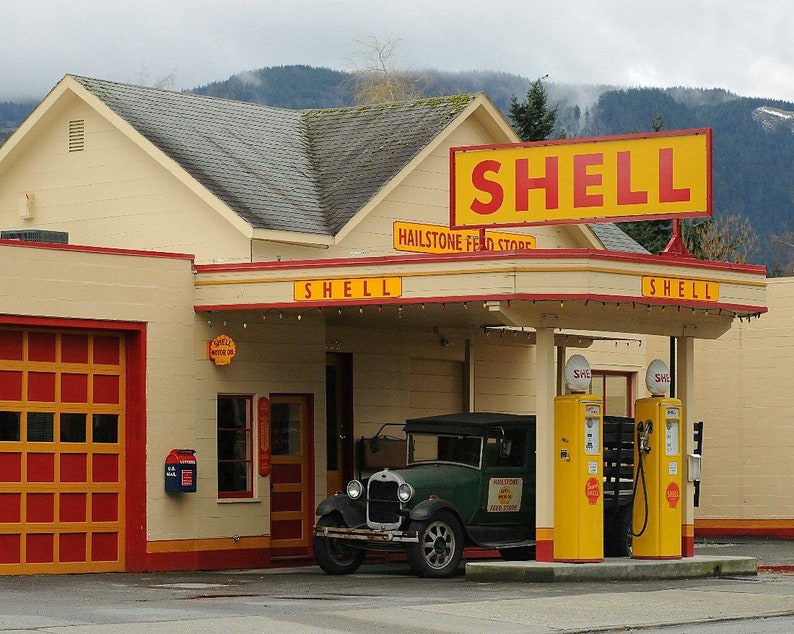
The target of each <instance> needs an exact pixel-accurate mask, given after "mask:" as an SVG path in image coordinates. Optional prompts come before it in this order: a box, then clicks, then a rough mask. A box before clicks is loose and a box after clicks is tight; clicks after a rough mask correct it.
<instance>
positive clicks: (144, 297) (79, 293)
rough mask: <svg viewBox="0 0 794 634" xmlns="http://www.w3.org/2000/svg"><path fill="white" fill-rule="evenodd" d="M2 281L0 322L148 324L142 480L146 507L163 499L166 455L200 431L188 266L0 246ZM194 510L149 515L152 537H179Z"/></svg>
mask: <svg viewBox="0 0 794 634" xmlns="http://www.w3.org/2000/svg"><path fill="white" fill-rule="evenodd" d="M0 280H2V285H0V314H4V315H8V316H14V315H18V316H22V317H27V316H29V317H46V318H52V319H55V320H58V322H57V323H58V325H59V326H67V325H68V322H66V321H64V320H73V319H81V320H91V321H93V322H96V323H97V324H98V325H101V324H102V322H103V321H110V322H132V323H136V324H145V328H146V341H145V349H146V365H147V378H146V426H147V438H146V441H147V444H146V451H147V454H148V460H147V471H146V473H145V474H141V475H140V477H142V478H145V479H146V482H147V491H148V497H149V498H150V499H151V498H162V497H163V495H164V494H163V488H164V480H163V477H164V476H163V463H164V461H165V457H166V455H167V454H168V452H169V451H170V450H171V449H173V448H177V447H180V448H181V447H190V446H192V445H193V443H194V439H195V437H196V433H197V432H199V431H200V430H199V429H198V428H197V426H196V422H195V420H194V416H193V401H194V395H195V382H194V380H195V376H194V358H195V352H194V348H195V343H194V320H195V317H194V313H193V306H192V298H193V274H192V262H191V261H190V259H188V258H184V257H181V258H166V257H144V256H142V255H123V254H119V253H107V252H100V253H91V252H86V251H79V250H63V249H52V248H36V247H24V246H10V245H0ZM10 319H11V321H12V323H13V317H11V318H10ZM110 326H111V327H113V324H112V323H111V324H110ZM205 455H207V454H205ZM195 502H196V500H194V499H193V498H187V499H185V500H183V502H182V503H181V504H177V505H174V506H173V508H172V509H171V511H172V512H171V513H169V514H168V516H167V517H164V516H163V514H162V513H154V514H150V515H149V519H150V523H149V526H148V531H149V534H150V535H153V534H158V533H160V532H162V527H161V526H160V524H164V523H168V524H169V525H170V526H174V527H177V528H176V529H175V530H176V531H177V532H179V530H180V529H179V528H178V527H182V533H183V534H184V526H185V525H186V524H187V523H191V524H192V523H193V522H194V520H192V519H190V518H192V517H193V515H194V513H195V512H196V510H197V509H196V504H195ZM156 510H157V511H161V510H162V509H160V508H156Z"/></svg>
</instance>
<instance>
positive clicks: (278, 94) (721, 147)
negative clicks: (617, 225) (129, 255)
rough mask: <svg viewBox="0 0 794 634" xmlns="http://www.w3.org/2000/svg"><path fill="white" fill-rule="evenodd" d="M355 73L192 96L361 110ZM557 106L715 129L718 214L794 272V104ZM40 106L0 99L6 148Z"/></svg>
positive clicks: (704, 101) (455, 87)
mask: <svg viewBox="0 0 794 634" xmlns="http://www.w3.org/2000/svg"><path fill="white" fill-rule="evenodd" d="M414 77H415V79H416V80H417V82H418V84H419V85H420V87H421V88H422V91H423V93H424V95H425V96H428V97H432V96H440V95H451V94H459V93H471V92H479V91H483V92H485V93H487V94H488V96H489V97H490V98H491V99H492V100H493V102H494V104H495V105H496V106H497V107H498V108H499V109H500V110H501V111H502V112H504V113H507V112H508V110H509V108H510V101H511V98H512V97H513V96H515V97H517V98H518V99H519V100H523V99H524V97H525V96H526V93H527V90H528V89H529V86H530V84H531V82H532V80H531V79H528V78H526V77H521V76H519V75H512V74H508V73H500V72H486V71H470V72H456V73H451V72H444V71H438V70H427V71H422V72H420V73H416V74H415V75H414ZM355 79H356V78H355V76H354V75H353V74H351V73H346V72H342V71H336V70H331V69H328V68H315V67H311V66H305V65H296V66H276V67H267V68H261V69H258V70H252V71H246V72H242V73H238V74H236V75H234V76H232V77H230V78H228V79H226V80H223V81H217V82H213V83H210V84H207V85H204V86H199V87H196V88H194V89H193V90H191V91H189V92H193V93H196V94H202V95H210V96H213V97H221V98H226V99H236V100H241V101H249V102H254V103H261V104H267V105H271V106H276V107H281V108H334V107H340V106H350V105H353V84H354V82H355ZM544 86H545V87H546V92H547V96H548V105H549V106H550V107H556V108H557V129H556V130H555V132H554V133H553V134H554V135H558V134H562V133H564V134H565V135H566V136H568V137H586V136H607V135H613V134H626V133H632V132H643V131H649V130H651V128H652V126H653V125H661V126H662V129H665V130H676V129H688V128H704V127H709V128H712V129H713V131H714V157H713V184H714V214H715V218H717V219H719V217H720V216H725V215H729V214H731V215H733V214H738V215H742V216H744V217H746V218H747V219H748V220H749V222H750V223H751V224H752V226H753V228H754V229H755V231H756V233H757V234H758V236H759V238H760V241H759V242H760V247H759V249H758V251H757V252H756V253H755V254H754V256H753V259H752V260H753V261H755V262H759V263H763V264H766V265H767V266H768V267H769V268H770V271H773V270H777V271H779V272H780V271H785V272H788V273H790V272H791V270H792V268H794V267H793V265H794V248H792V247H791V246H789V245H791V244H792V243H794V104H792V103H789V102H784V101H779V100H774V99H757V98H748V97H741V96H738V95H735V94H732V93H729V92H727V91H725V90H720V89H711V90H706V89H698V88H684V87H678V88H667V89H661V88H618V87H615V86H595V85H593V86H582V85H567V84H555V83H552V82H547V83H544ZM35 106H36V103H16V104H15V103H8V102H7V103H0V143H2V141H3V140H4V139H5V138H7V136H8V135H10V134H11V132H12V131H13V130H14V129H15V128H16V127H17V126H19V124H20V123H21V122H22V121H23V120H24V118H25V117H26V116H27V114H29V112H30V111H31V110H32V109H33V108H34V107H35Z"/></svg>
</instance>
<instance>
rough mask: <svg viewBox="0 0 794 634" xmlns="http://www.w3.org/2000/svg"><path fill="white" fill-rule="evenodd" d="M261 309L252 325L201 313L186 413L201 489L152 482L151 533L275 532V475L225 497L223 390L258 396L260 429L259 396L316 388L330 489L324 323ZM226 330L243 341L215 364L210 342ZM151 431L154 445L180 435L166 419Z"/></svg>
mask: <svg viewBox="0 0 794 634" xmlns="http://www.w3.org/2000/svg"><path fill="white" fill-rule="evenodd" d="M256 317H258V316H254V315H251V320H250V322H251V323H250V325H249V324H248V323H247V322H244V321H242V320H240V319H228V320H226V321H227V323H226V325H224V321H225V320H224V318H223V316H220V317H218V316H210V317H209V318H208V317H207V316H206V315H197V316H196V317H195V323H194V332H195V340H194V341H193V347H192V350H191V365H190V367H191V369H192V372H193V375H194V380H195V383H194V388H193V395H194V396H193V399H192V402H191V405H190V407H189V408H188V409H187V410H186V411H185V412H183V413H182V415H181V420H182V421H185V424H186V425H187V426H188V427H189V428H190V437H189V440H188V441H186V442H190V443H191V445H190V448H192V449H195V450H196V458H197V461H198V463H199V468H198V486H197V491H196V494H195V495H190V496H174V495H169V494H166V493H164V491H163V487H162V485H161V484H160V485H159V486H154V487H151V488H150V492H149V498H150V507H149V517H150V531H149V538H150V539H158V540H165V539H179V538H198V539H200V538H212V537H231V536H232V535H264V534H268V533H269V532H270V519H269V515H270V506H269V501H270V487H269V479H268V478H262V477H259V476H258V475H257V476H256V477H255V482H254V491H253V497H252V498H247V499H219V498H218V472H217V396H218V395H219V394H235V395H250V396H252V397H253V406H254V413H253V418H254V423H253V424H254V431H255V432H257V431H258V430H257V421H256V413H255V410H256V402H257V399H259V398H260V397H262V396H265V397H270V396H271V395H273V394H279V393H289V394H310V395H311V396H312V397H313V401H314V412H313V414H314V421H315V438H314V446H315V448H316V455H315V476H316V479H315V488H317V489H322V490H323V494H324V488H325V472H324V470H323V471H320V470H319V466H320V465H324V464H325V452H324V447H325V434H324V421H325V348H324V342H325V338H324V327H323V324H322V323H321V322H320V321H319V320H317V321H315V322H313V321H312V318H311V316H309V317H307V318H306V320H304V321H302V322H301V323H298V322H297V321H293V320H271V321H269V322H268V323H267V324H264V323H262V321H261V319H257V318H256ZM210 322H211V324H210ZM244 324H245V326H247V327H245V326H244ZM221 333H223V334H227V335H229V336H230V337H232V339H234V341H235V343H236V346H237V354H236V355H235V357H234V359H233V362H232V363H231V364H230V365H227V366H216V365H215V364H214V363H213V362H212V361H210V360H209V359H208V358H207V343H208V342H209V341H210V340H211V339H213V338H214V337H216V336H217V335H219V334H221ZM151 435H152V439H151V443H150V444H152V445H155V444H156V445H159V446H163V447H167V446H169V445H170V444H171V443H172V442H173V441H172V440H171V438H170V435H171V432H170V426H167V425H157V426H152V427H151ZM254 444H256V443H254ZM172 448H173V447H172ZM154 455H156V453H155V454H154ZM323 469H324V467H323ZM323 496H324V495H323Z"/></svg>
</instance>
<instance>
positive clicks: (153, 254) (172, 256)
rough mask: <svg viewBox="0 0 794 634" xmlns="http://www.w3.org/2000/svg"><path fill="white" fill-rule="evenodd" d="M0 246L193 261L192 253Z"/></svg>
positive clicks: (6, 242) (20, 242)
mask: <svg viewBox="0 0 794 634" xmlns="http://www.w3.org/2000/svg"><path fill="white" fill-rule="evenodd" d="M0 246H8V247H26V248H31V249H47V250H50V251H77V252H79V253H104V254H106V255H129V256H133V257H145V258H168V259H173V260H193V259H194V257H195V256H193V255H192V254H190V253H171V252H168V251H142V250H138V249H117V248H114V247H98V246H89V245H82V244H57V243H52V242H28V241H27V240H0Z"/></svg>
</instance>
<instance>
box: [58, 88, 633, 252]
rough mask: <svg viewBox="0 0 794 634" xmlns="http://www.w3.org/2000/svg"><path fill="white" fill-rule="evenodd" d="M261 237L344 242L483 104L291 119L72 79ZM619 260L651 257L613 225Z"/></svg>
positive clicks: (601, 230) (279, 112)
mask: <svg viewBox="0 0 794 634" xmlns="http://www.w3.org/2000/svg"><path fill="white" fill-rule="evenodd" d="M73 78H74V79H75V80H76V81H77V82H79V83H80V84H81V85H82V86H84V87H85V88H86V89H87V90H88V91H89V92H91V93H92V94H94V95H95V96H97V97H98V98H99V99H101V100H102V101H103V102H104V103H105V104H106V105H107V106H108V107H109V108H111V109H112V110H113V111H114V112H116V114H118V115H119V116H120V117H122V118H123V119H124V120H125V121H127V122H128V123H129V124H130V125H132V126H133V127H134V128H135V129H136V130H137V131H138V132H140V133H141V134H142V135H143V136H144V137H145V138H146V139H148V140H149V141H151V142H152V143H153V144H154V145H156V146H157V147H158V148H160V150H162V151H163V152H164V153H165V154H167V155H168V156H169V157H171V158H172V159H173V160H174V161H176V162H177V163H178V164H179V165H181V166H182V168H183V169H185V170H186V171H187V172H188V173H189V174H190V175H191V176H192V177H193V178H195V179H196V180H197V181H198V182H199V183H201V184H202V185H203V186H204V187H206V188H207V189H208V190H209V191H210V192H212V193H213V194H215V195H216V196H217V197H218V198H219V199H220V200H222V201H223V202H224V203H225V204H226V205H227V206H228V207H229V208H230V209H232V210H233V211H234V212H236V213H237V214H238V215H239V216H240V217H242V218H243V219H244V220H245V221H246V222H248V223H249V224H251V226H253V227H254V228H257V229H273V230H280V231H297V232H304V233H312V234H321V235H335V234H336V233H337V232H338V231H339V230H341V229H342V227H344V225H345V224H346V223H347V222H348V221H349V220H350V219H351V218H352V217H353V216H354V215H355V214H356V213H357V212H358V211H360V210H361V209H362V208H363V207H364V206H365V205H366V204H367V202H368V201H369V200H371V199H372V197H373V196H375V194H377V193H378V192H379V191H380V190H381V189H382V188H383V187H384V186H385V185H386V183H387V182H388V181H389V180H390V179H391V178H393V177H394V176H395V175H396V174H397V173H398V172H399V171H400V170H401V169H403V168H404V167H405V165H407V164H408V163H409V162H410V161H411V159H413V158H414V157H415V156H416V155H417V154H418V153H419V152H420V151H421V150H422V149H423V148H424V147H426V146H427V145H428V144H429V143H430V142H431V141H432V140H433V139H434V138H435V137H436V136H438V134H439V133H440V132H441V131H442V130H443V129H444V128H445V127H446V126H447V125H449V124H450V123H451V122H452V121H453V120H454V119H455V117H457V116H458V115H459V114H460V113H461V112H462V111H463V110H464V109H465V108H466V107H467V106H468V105H469V104H470V103H471V101H472V100H473V99H474V98H475V97H476V95H473V94H472V95H457V96H452V97H439V98H432V99H421V100H416V101H406V102H398V103H387V104H378V105H368V106H359V107H353V108H334V109H328V110H285V109H283V108H273V107H270V106H263V105H260V104H252V103H249V102H244V101H232V100H229V99H218V98H215V97H206V96H202V95H194V94H191V93H180V92H174V91H170V90H161V89H157V88H148V87H144V86H133V85H130V84H120V83H117V82H111V81H105V80H100V79H91V78H88V77H79V76H73ZM591 229H592V230H593V232H594V233H595V235H596V237H597V238H598V239H599V240H600V241H601V242H602V244H603V245H604V247H605V248H606V249H608V250H610V251H627V252H631V253H647V251H646V250H645V249H643V247H641V246H640V245H639V244H637V243H636V242H635V241H634V240H632V239H631V238H630V237H629V236H627V235H626V234H625V233H623V232H622V231H621V230H620V229H619V228H618V227H616V226H615V225H614V224H612V223H598V224H593V225H591Z"/></svg>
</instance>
